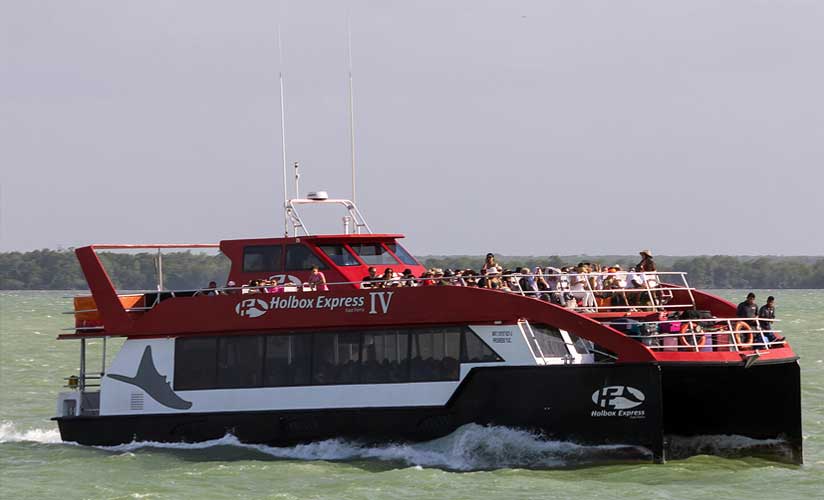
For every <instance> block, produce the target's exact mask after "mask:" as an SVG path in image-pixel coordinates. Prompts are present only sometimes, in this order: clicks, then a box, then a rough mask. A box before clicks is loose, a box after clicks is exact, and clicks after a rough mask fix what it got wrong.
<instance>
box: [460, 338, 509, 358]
mask: <svg viewBox="0 0 824 500" xmlns="http://www.w3.org/2000/svg"><path fill="white" fill-rule="evenodd" d="M461 347H462V349H463V350H462V351H461V361H462V362H464V363H487V362H490V361H503V359H501V357H500V356H498V355H497V354H495V351H493V350H492V349H490V348H489V346H488V345H486V344H485V343H484V341H483V340H481V339H480V338H478V336H477V335H475V333H474V332H471V331H468V330H464V332H463V344H462V346H461Z"/></svg>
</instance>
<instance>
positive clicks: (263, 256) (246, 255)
mask: <svg viewBox="0 0 824 500" xmlns="http://www.w3.org/2000/svg"><path fill="white" fill-rule="evenodd" d="M282 264H283V247H281V246H280V245H276V246H256V247H246V248H244V249H243V272H245V273H254V272H259V271H280V270H281V268H282V267H283V266H282Z"/></svg>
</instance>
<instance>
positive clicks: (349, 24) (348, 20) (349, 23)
mask: <svg viewBox="0 0 824 500" xmlns="http://www.w3.org/2000/svg"><path fill="white" fill-rule="evenodd" d="M346 42H347V48H348V53H349V60H348V63H349V147H350V150H351V153H352V203H355V97H354V90H353V85H352V14H351V12H347V14H346Z"/></svg>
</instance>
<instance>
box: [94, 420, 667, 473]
mask: <svg viewBox="0 0 824 500" xmlns="http://www.w3.org/2000/svg"><path fill="white" fill-rule="evenodd" d="M216 446H235V447H242V448H246V449H250V450H256V451H258V452H261V453H264V454H266V455H269V456H272V457H275V458H281V459H291V460H330V461H340V460H381V461H388V462H400V463H404V464H407V465H410V466H414V467H443V468H446V469H450V470H479V469H497V468H513V467H530V468H535V467H537V468H542V467H559V466H565V465H569V464H573V463H582V462H590V461H593V460H599V459H608V458H609V457H611V456H612V457H614V456H616V455H617V456H619V457H621V458H627V456H628V455H630V456H632V457H634V458H646V459H648V458H649V457H650V456H651V455H650V453H649V451H648V450H646V449H644V448H640V447H635V446H626V445H608V446H582V445H578V444H574V443H568V442H560V441H547V440H544V439H541V438H540V437H539V436H537V435H534V434H531V433H529V432H526V431H521V430H516V429H510V428H507V427H484V426H480V425H475V424H469V425H465V426H463V427H461V428H460V429H458V430H457V431H455V432H454V433H452V434H450V435H449V436H446V437H443V438H441V439H436V440H434V441H429V442H425V443H415V444H385V445H375V446H364V445H361V444H358V443H355V442H351V441H346V440H341V439H330V440H326V441H320V442H316V443H310V444H304V445H298V446H294V447H288V448H279V447H272V446H265V445H254V444H243V443H241V442H240V441H238V440H237V438H235V437H234V436H225V437H223V438H221V439H216V440H212V441H205V442H201V443H155V442H140V443H129V444H124V445H120V446H111V447H105V448H103V449H106V450H110V451H117V452H130V451H134V450H137V449H140V448H166V449H180V450H198V449H207V448H212V447H216Z"/></svg>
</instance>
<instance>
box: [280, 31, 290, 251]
mask: <svg viewBox="0 0 824 500" xmlns="http://www.w3.org/2000/svg"><path fill="white" fill-rule="evenodd" d="M278 61H279V62H280V71H279V73H278V76H279V79H280V132H281V144H282V145H283V236H289V213H288V212H289V194H288V193H287V188H286V177H287V176H286V103H285V101H284V98H283V42H282V41H281V38H280V21H278Z"/></svg>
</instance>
